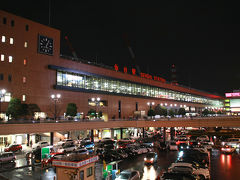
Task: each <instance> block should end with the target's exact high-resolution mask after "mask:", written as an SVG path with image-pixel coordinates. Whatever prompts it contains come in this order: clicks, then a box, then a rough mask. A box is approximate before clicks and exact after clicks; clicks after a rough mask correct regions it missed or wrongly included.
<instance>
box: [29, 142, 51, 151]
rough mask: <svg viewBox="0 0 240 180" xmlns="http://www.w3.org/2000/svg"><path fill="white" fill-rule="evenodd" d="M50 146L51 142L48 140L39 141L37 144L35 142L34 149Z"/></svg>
mask: <svg viewBox="0 0 240 180" xmlns="http://www.w3.org/2000/svg"><path fill="white" fill-rule="evenodd" d="M46 146H49V143H48V142H46V141H39V142H38V143H36V144H33V146H32V149H37V148H42V147H46Z"/></svg>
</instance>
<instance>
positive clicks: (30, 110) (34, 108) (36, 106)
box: [28, 104, 41, 117]
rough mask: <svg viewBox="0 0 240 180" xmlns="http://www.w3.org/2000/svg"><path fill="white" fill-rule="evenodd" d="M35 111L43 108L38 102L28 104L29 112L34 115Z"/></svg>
mask: <svg viewBox="0 0 240 180" xmlns="http://www.w3.org/2000/svg"><path fill="white" fill-rule="evenodd" d="M35 112H41V109H40V108H39V107H38V105H37V104H28V114H29V115H31V116H32V117H33V116H34V115H35Z"/></svg>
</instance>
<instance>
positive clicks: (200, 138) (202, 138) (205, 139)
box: [197, 135, 209, 141]
mask: <svg viewBox="0 0 240 180" xmlns="http://www.w3.org/2000/svg"><path fill="white" fill-rule="evenodd" d="M197 140H198V141H209V137H208V136H207V135H201V136H199V137H197Z"/></svg>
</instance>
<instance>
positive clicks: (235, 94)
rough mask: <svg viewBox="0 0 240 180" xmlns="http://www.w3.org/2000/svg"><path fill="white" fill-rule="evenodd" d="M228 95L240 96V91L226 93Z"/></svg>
mask: <svg viewBox="0 0 240 180" xmlns="http://www.w3.org/2000/svg"><path fill="white" fill-rule="evenodd" d="M225 96H226V97H240V92H236V93H225Z"/></svg>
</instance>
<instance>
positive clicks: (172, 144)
mask: <svg viewBox="0 0 240 180" xmlns="http://www.w3.org/2000/svg"><path fill="white" fill-rule="evenodd" d="M167 146H168V148H169V150H170V151H177V150H178V145H177V144H176V142H175V141H170V142H169V144H168V145H167Z"/></svg>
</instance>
